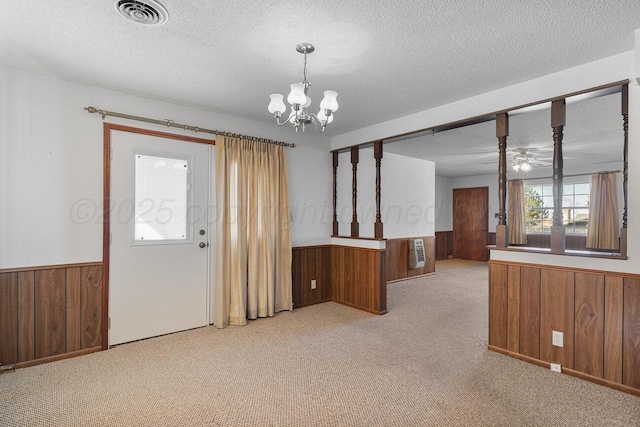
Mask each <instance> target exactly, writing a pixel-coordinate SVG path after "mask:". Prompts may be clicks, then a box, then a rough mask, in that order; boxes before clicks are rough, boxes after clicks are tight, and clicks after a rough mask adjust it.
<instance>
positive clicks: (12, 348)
mask: <svg viewBox="0 0 640 427" xmlns="http://www.w3.org/2000/svg"><path fill="white" fill-rule="evenodd" d="M101 319H102V263H101V262H95V263H83V264H66V265H54V266H45V267H28V268H19V269H3V270H0V343H1V345H0V365H16V367H25V366H30V365H35V364H38V363H44V362H50V361H53V360H58V359H64V358H66V357H71V356H76V355H80V354H86V353H91V352H93V351H98V350H101V346H100V344H101V338H102V337H101Z"/></svg>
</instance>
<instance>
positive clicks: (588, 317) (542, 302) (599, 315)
mask: <svg viewBox="0 0 640 427" xmlns="http://www.w3.org/2000/svg"><path fill="white" fill-rule="evenodd" d="M554 331H556V332H561V333H562V334H563V340H562V341H563V342H562V344H563V345H562V347H560V346H557V345H554V344H553V339H552V336H553V333H554ZM489 349H491V350H494V351H498V352H500V353H504V354H507V355H510V356H512V357H516V358H518V359H522V360H526V361H529V362H532V363H535V364H538V365H541V366H545V367H550V364H551V363H556V364H559V365H561V366H562V371H563V372H565V373H567V374H569V375H573V376H576V377H579V378H583V379H587V380H590V381H593V382H596V383H599V384H602V385H607V386H609V387H613V388H616V389H618V390H622V391H625V392H628V393H632V394H635V395H638V396H640V276H637V275H630V274H624V273H617V272H604V271H591V270H583V269H575V268H568V267H551V266H541V265H533V264H520V263H513V262H506V261H490V263H489Z"/></svg>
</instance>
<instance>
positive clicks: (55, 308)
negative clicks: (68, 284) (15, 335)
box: [35, 269, 67, 359]
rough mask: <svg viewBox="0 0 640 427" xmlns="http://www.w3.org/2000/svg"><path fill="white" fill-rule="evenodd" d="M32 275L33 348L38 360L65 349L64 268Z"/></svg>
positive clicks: (62, 351) (60, 352)
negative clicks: (34, 316) (33, 287)
mask: <svg viewBox="0 0 640 427" xmlns="http://www.w3.org/2000/svg"><path fill="white" fill-rule="evenodd" d="M35 275H36V278H35V291H36V292H35V307H36V319H35V351H36V359H40V358H43V357H49V356H54V355H56V354H62V353H65V351H66V347H67V342H66V339H67V337H66V312H65V311H66V308H65V305H66V301H65V300H66V295H65V270H63V269H52V270H39V271H36V273H35Z"/></svg>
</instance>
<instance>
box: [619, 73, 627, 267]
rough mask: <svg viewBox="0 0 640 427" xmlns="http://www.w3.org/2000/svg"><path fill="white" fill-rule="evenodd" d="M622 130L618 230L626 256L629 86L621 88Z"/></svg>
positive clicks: (621, 246)
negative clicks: (621, 206) (622, 201)
mask: <svg viewBox="0 0 640 427" xmlns="http://www.w3.org/2000/svg"><path fill="white" fill-rule="evenodd" d="M622 129H623V130H624V148H623V150H622V164H623V167H622V193H623V197H624V199H623V200H624V207H623V211H622V228H621V229H620V255H622V256H626V255H627V197H628V194H629V85H623V86H622Z"/></svg>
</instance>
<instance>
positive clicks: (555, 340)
mask: <svg viewBox="0 0 640 427" xmlns="http://www.w3.org/2000/svg"><path fill="white" fill-rule="evenodd" d="M551 337H552V338H551V340H552V344H553V345H555V346H556V347H564V345H563V342H564V334H563V333H562V332H558V331H552V332H551Z"/></svg>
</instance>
